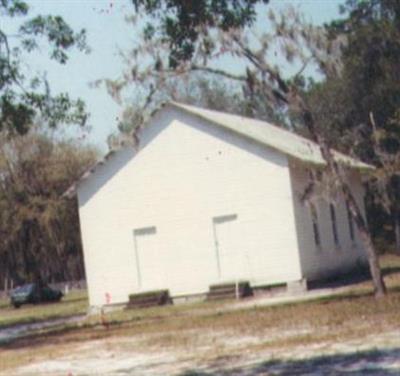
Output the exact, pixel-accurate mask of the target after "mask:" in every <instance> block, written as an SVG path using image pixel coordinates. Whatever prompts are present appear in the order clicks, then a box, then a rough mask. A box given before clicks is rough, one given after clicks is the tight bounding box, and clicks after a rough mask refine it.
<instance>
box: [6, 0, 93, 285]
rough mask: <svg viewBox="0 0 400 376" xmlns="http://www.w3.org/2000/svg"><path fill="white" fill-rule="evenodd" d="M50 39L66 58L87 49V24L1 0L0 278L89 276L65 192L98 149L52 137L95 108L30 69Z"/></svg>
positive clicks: (61, 59) (19, 0)
mask: <svg viewBox="0 0 400 376" xmlns="http://www.w3.org/2000/svg"><path fill="white" fill-rule="evenodd" d="M11 20H12V22H10V21H11ZM3 21H4V22H3ZM14 29H15V30H14ZM43 46H44V47H45V48H46V49H47V50H48V51H49V58H50V59H51V60H54V61H56V62H58V63H60V64H65V63H66V62H67V61H68V52H69V51H70V50H71V49H73V48H77V49H79V50H81V51H83V52H88V47H87V45H86V41H85V31H84V30H82V31H80V32H78V33H76V32H74V31H73V30H72V29H71V27H70V26H69V25H68V24H67V23H66V22H65V21H64V20H63V19H62V18H61V17H59V16H52V15H39V16H36V17H33V18H32V17H29V6H28V3H27V2H25V1H23V0H0V277H3V278H5V280H8V278H13V279H14V280H15V281H18V280H23V279H27V278H34V277H37V276H38V275H41V277H45V278H46V277H49V278H50V277H51V278H58V279H60V278H69V277H72V276H75V277H79V276H80V277H82V276H83V270H82V257H81V250H80V241H79V229H78V219H77V210H76V208H75V207H74V206H72V204H71V203H68V202H65V201H64V200H62V199H61V195H62V193H63V192H64V190H65V189H67V188H68V186H69V185H70V184H71V183H72V181H74V180H75V179H77V178H78V177H79V175H80V174H81V173H82V172H83V170H85V169H86V168H87V167H88V165H89V164H91V163H93V161H94V157H95V152H94V151H93V150H91V149H90V148H83V147H81V146H80V145H75V144H76V143H75V144H74V143H72V142H67V141H60V138H58V139H57V138H55V139H52V138H51V137H50V136H49V135H50V133H51V132H50V130H51V129H52V130H54V129H55V128H58V127H59V126H60V125H62V124H76V125H81V126H83V125H85V123H86V120H87V116H88V115H87V113H86V111H85V106H84V103H83V102H82V100H80V99H78V100H73V99H71V98H70V97H69V95H68V94H67V93H62V94H59V95H55V96H54V95H52V94H51V90H50V85H49V83H48V82H47V80H46V78H45V77H44V76H42V75H41V74H32V72H30V70H29V67H28V68H26V63H27V61H28V59H29V57H27V56H29V54H30V53H32V52H34V51H37V50H38V49H39V48H40V47H43ZM39 124H40V126H39ZM57 137H59V135H57Z"/></svg>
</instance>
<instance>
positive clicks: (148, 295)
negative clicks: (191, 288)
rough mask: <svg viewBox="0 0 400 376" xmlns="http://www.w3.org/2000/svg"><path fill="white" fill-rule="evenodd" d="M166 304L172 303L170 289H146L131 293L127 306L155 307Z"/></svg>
mask: <svg viewBox="0 0 400 376" xmlns="http://www.w3.org/2000/svg"><path fill="white" fill-rule="evenodd" d="M165 304H172V300H171V298H170V295H169V290H156V291H146V292H142V293H138V294H131V295H129V302H128V305H127V308H128V309H129V308H144V307H154V306H160V305H165Z"/></svg>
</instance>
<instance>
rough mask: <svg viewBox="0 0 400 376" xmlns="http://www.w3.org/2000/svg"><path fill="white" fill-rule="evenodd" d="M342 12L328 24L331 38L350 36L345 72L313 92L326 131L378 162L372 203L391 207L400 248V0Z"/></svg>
mask: <svg viewBox="0 0 400 376" xmlns="http://www.w3.org/2000/svg"><path fill="white" fill-rule="evenodd" d="M342 12H344V13H345V14H347V15H348V17H346V18H345V19H342V20H339V21H334V22H332V23H331V24H330V25H328V26H327V30H328V32H329V34H330V37H331V38H338V36H345V37H346V40H347V47H344V48H343V53H342V58H341V60H342V64H343V69H342V71H341V74H340V75H339V76H338V75H336V76H332V77H327V79H326V80H325V81H324V82H322V83H316V84H315V85H313V86H312V88H311V89H310V90H309V92H308V94H307V95H308V98H309V101H310V105H311V106H312V107H313V108H314V109H315V111H314V112H315V113H316V114H317V117H318V123H319V124H321V125H322V126H321V128H320V130H321V132H324V134H325V137H328V138H330V140H331V142H332V143H333V144H334V145H335V146H336V147H338V148H342V149H344V150H352V152H353V153H354V154H355V155H357V156H358V157H360V158H362V159H363V160H365V161H367V162H369V163H372V164H374V165H375V166H376V167H377V169H376V172H375V178H374V179H373V180H372V181H371V183H370V185H369V189H370V193H371V194H370V197H372V200H370V203H369V206H373V207H374V208H375V210H376V209H383V210H385V211H386V213H387V215H388V216H389V217H390V221H389V223H392V224H393V226H392V227H393V228H394V229H395V231H394V232H392V234H393V233H394V234H395V239H396V249H397V251H398V252H400V174H399V171H400V122H399V108H400V96H399V92H400V81H399V79H398V72H399V60H400V4H399V3H398V2H395V1H387V0H372V1H365V2H355V1H347V3H346V5H345V6H343V9H342ZM337 140H340V143H338V141H337ZM379 218H380V223H379V224H377V223H374V222H372V225H373V228H374V230H375V232H378V231H381V232H382V227H383V226H382V222H383V220H382V216H379ZM385 237H387V235H386V234H385Z"/></svg>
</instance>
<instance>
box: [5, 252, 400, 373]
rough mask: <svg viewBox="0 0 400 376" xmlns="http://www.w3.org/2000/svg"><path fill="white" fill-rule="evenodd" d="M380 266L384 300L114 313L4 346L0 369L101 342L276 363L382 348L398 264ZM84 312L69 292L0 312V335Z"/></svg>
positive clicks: (363, 287) (357, 291) (393, 314)
mask: <svg viewBox="0 0 400 376" xmlns="http://www.w3.org/2000/svg"><path fill="white" fill-rule="evenodd" d="M381 264H382V268H383V272H384V275H385V281H386V283H387V285H388V288H389V294H388V296H387V297H385V298H382V299H379V300H377V299H375V298H374V297H373V295H372V285H371V282H370V281H366V282H363V283H360V284H357V285H355V286H349V288H348V289H346V290H344V291H343V293H341V294H339V295H335V296H332V297H328V298H326V297H325V298H319V299H315V300H312V301H308V302H301V303H290V304H285V305H280V306H264V307H256V308H251V309H249V308H246V309H240V306H239V307H236V308H235V309H234V310H232V309H230V307H231V306H232V305H233V303H232V302H223V303H196V304H185V305H177V306H165V307H156V308H149V309H138V310H125V311H116V312H112V313H109V314H107V315H106V316H105V317H101V316H92V317H89V318H87V319H85V320H84V321H82V322H79V323H69V324H68V323H67V324H65V325H63V326H58V327H57V328H51V329H47V330H43V331H42V332H40V333H39V334H38V333H36V334H35V335H33V336H29V337H25V338H20V339H17V340H15V341H14V342H11V343H10V344H7V345H3V350H4V351H2V350H1V349H2V347H1V345H0V369H1V368H3V369H12V368H13V367H15V366H16V365H21V364H28V363H29V362H31V361H35V362H40V361H44V360H46V359H53V358H57V357H61V356H63V354H65V353H67V352H68V353H71V354H73V353H74V349H79V348H80V346H85V343H96V344H98V343H100V344H101V343H105V344H106V350H107V349H108V350H110V349H111V348H112V349H113V351H115V353H116V354H121V353H127V354H131V353H134V352H137V351H138V349H140V351H149V352H151V351H153V352H156V353H157V352H161V351H163V352H165V351H171V352H174V354H178V355H176V356H178V357H179V356H186V357H190V356H192V357H193V359H196V361H197V360H199V359H200V360H204V361H207V362H210V361H214V360H216V359H220V358H224V357H232V356H237V357H239V356H242V355H243V354H257V353H262V352H265V351H268V352H269V353H272V354H278V355H279V354H280V355H279V356H281V355H282V354H283V353H285V351H286V352H287V351H297V352H299V351H302V349H307V348H310V349H311V348H313V347H318V346H320V347H321V348H323V347H326V348H328V347H329V346H333V345H334V344H338V343H350V344H351V343H355V342H357V341H358V342H359V343H360V346H361V345H362V344H363V343H365V344H368V343H369V342H371V344H373V341H374V340H375V339H377V338H380V341H381V342H376V348H380V346H385V345H386V344H385V340H384V339H382V333H389V334H390V333H398V332H399V331H400V316H399V312H400V257H397V256H385V257H384V258H383V259H382V262H381ZM235 304H237V303H236V302H235ZM86 305H87V301H86V296H85V295H82V293H74V294H70V295H69V296H68V297H67V299H66V300H65V301H64V302H63V303H60V304H54V305H45V306H37V307H32V306H30V307H26V308H24V307H22V308H21V309H20V310H14V309H11V308H1V309H0V328H1V326H5V325H10V324H15V323H17V322H32V321H35V320H44V319H46V318H50V317H57V316H58V317H60V316H68V315H71V314H78V313H84V312H85V311H86ZM3 313H5V315H4V314H3ZM396 338H397V337H396ZM99 341H100V342H99ZM382 341H383V342H382ZM95 346H97V345H94V346H91V348H92V347H95ZM351 346H352V345H351ZM351 346H348V347H351ZM374 346H375V345H374ZM399 348H400V338H399ZM144 349H146V350H144ZM85 351H86V350H85ZM182 354H183V355H182ZM278 355H277V356H278ZM76 356H79V354H78V353H77V355H76ZM88 356H89V355H88ZM129 356H130V355H129Z"/></svg>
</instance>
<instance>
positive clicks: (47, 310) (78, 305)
mask: <svg viewBox="0 0 400 376" xmlns="http://www.w3.org/2000/svg"><path fill="white" fill-rule="evenodd" d="M87 307H88V300H87V292H86V291H83V290H74V291H71V292H70V293H69V294H68V295H67V296H65V297H63V299H62V300H61V301H60V302H56V303H43V304H37V305H32V304H29V305H23V306H22V307H21V308H18V309H15V308H14V307H12V306H11V305H10V303H9V300H8V299H2V300H0V329H1V328H4V327H8V326H13V325H18V324H30V323H34V322H41V321H45V320H50V319H57V318H62V317H70V316H75V315H79V314H85V313H86V311H87Z"/></svg>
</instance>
